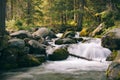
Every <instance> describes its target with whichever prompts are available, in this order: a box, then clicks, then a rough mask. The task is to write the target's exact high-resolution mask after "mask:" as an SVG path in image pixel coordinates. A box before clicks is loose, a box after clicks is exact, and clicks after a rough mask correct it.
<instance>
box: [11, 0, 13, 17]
mask: <svg viewBox="0 0 120 80" xmlns="http://www.w3.org/2000/svg"><path fill="white" fill-rule="evenodd" d="M11 19H13V0H11Z"/></svg>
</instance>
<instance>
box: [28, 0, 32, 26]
mask: <svg viewBox="0 0 120 80" xmlns="http://www.w3.org/2000/svg"><path fill="white" fill-rule="evenodd" d="M30 23H31V0H27V25H30Z"/></svg>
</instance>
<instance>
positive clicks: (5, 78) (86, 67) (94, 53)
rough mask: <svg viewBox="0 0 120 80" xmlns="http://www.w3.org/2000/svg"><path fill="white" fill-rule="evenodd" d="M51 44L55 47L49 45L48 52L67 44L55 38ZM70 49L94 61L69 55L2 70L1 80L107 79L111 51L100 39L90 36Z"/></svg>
mask: <svg viewBox="0 0 120 80" xmlns="http://www.w3.org/2000/svg"><path fill="white" fill-rule="evenodd" d="M87 39H88V38H87ZM50 44H51V45H52V46H55V47H50V46H48V48H47V53H48V54H51V53H52V52H53V51H54V50H55V49H56V48H59V47H63V46H65V45H55V44H54V40H53V42H50ZM68 51H69V53H71V54H75V55H78V56H83V57H86V58H89V59H92V61H87V60H84V59H79V58H75V57H71V56H69V57H68V58H67V59H66V60H63V61H47V62H45V63H43V64H42V65H40V66H37V67H31V68H22V69H15V70H10V71H7V72H1V73H0V80H106V77H105V71H106V69H107V67H108V66H109V64H110V63H111V62H108V61H105V59H106V57H107V56H108V55H109V54H110V53H111V51H110V50H109V49H107V48H103V47H102V46H101V40H100V39H98V38H96V39H93V38H92V39H91V38H90V39H89V40H88V41H86V42H84V43H82V42H79V43H77V44H71V45H69V46H68Z"/></svg>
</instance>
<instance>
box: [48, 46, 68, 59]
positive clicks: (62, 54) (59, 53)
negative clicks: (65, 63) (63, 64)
mask: <svg viewBox="0 0 120 80" xmlns="http://www.w3.org/2000/svg"><path fill="white" fill-rule="evenodd" d="M68 56H69V52H68V51H67V50H66V49H62V48H60V49H56V50H55V51H54V52H53V54H51V55H49V56H48V58H49V60H52V61H58V60H65V59H67V58H68Z"/></svg>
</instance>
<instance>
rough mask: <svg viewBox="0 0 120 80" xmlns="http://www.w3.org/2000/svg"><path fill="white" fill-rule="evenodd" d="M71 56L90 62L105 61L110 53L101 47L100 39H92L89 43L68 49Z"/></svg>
mask: <svg viewBox="0 0 120 80" xmlns="http://www.w3.org/2000/svg"><path fill="white" fill-rule="evenodd" d="M68 51H69V53H71V54H75V55H78V56H82V57H85V58H88V59H92V60H100V61H101V60H105V59H106V57H107V56H108V55H110V53H111V51H110V50H109V49H107V48H103V47H102V46H101V40H100V39H92V40H90V41H89V42H85V43H81V42H79V43H78V44H72V45H70V46H69V47H68Z"/></svg>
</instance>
